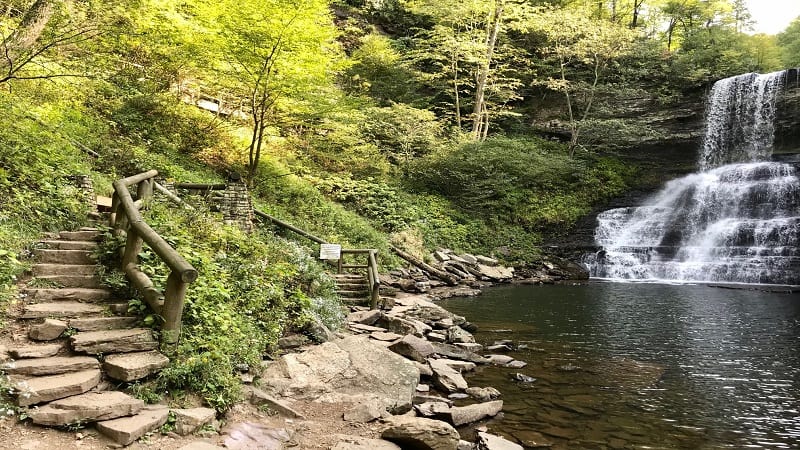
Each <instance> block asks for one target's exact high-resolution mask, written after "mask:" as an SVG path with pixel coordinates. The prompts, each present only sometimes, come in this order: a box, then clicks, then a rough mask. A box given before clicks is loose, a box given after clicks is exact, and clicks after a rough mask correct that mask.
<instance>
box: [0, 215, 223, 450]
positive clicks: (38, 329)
mask: <svg viewBox="0 0 800 450" xmlns="http://www.w3.org/2000/svg"><path fill="white" fill-rule="evenodd" d="M99 238H100V233H99V231H97V230H95V229H81V230H79V231H72V232H61V233H58V234H57V235H52V236H49V237H48V238H47V239H45V240H43V241H41V246H40V248H37V249H36V250H34V254H35V257H36V260H37V264H35V265H34V266H33V268H32V274H33V278H32V279H30V280H29V281H28V282H27V283H26V284H25V285H21V286H20V294H21V295H20V297H21V298H22V299H23V303H24V304H23V310H22V311H21V313H20V315H19V316H18V317H17V319H16V321H15V322H14V323H13V324H10V327H9V328H10V329H12V330H13V331H12V342H11V343H10V344H9V345H8V350H7V351H8V355H9V356H10V358H11V359H9V360H7V361H5V362H3V363H2V364H0V369H2V371H3V372H5V373H6V374H7V375H8V377H9V379H10V382H11V383H12V385H13V388H14V394H15V396H16V402H17V405H18V406H20V407H27V408H29V409H28V412H27V415H28V417H30V419H31V420H32V421H33V423H35V424H38V425H45V426H69V425H76V424H80V425H83V424H87V423H91V422H96V428H97V430H98V431H100V432H101V433H102V434H104V435H106V436H108V437H109V438H111V439H112V440H114V441H115V442H116V443H117V444H120V445H128V444H130V443H131V442H133V441H135V440H136V439H138V438H139V437H141V436H143V435H144V434H146V433H148V432H150V431H152V430H153V429H155V428H158V427H160V426H161V425H163V424H164V423H165V422H166V421H167V418H168V414H169V411H170V410H169V409H168V408H166V407H164V406H162V407H155V408H154V407H147V406H145V405H144V402H143V401H142V400H138V399H135V398H133V397H131V396H129V395H127V394H125V393H123V392H119V391H115V390H113V389H114V386H116V385H124V383H127V382H131V381H135V380H139V379H142V378H145V377H147V376H149V375H152V374H154V373H156V372H157V371H159V370H160V369H161V368H163V367H165V366H166V365H167V364H168V363H169V359H168V358H167V357H166V356H164V355H162V354H161V353H159V352H158V341H157V340H156V338H155V337H154V336H153V332H152V330H150V329H149V328H139V327H137V322H138V318H137V317H132V316H128V315H126V314H127V309H128V306H127V301H126V300H124V299H116V298H114V297H113V295H112V292H111V291H110V290H108V289H106V288H104V287H102V286H101V284H100V280H99V278H98V277H97V276H96V275H95V273H96V269H97V265H96V263H95V261H94V260H93V258H92V251H93V249H94V248H95V247H96V246H97V240H98V239H99ZM0 356H1V355H0ZM209 411H211V412H212V414H211V418H212V419H213V410H209ZM209 420H210V419H209Z"/></svg>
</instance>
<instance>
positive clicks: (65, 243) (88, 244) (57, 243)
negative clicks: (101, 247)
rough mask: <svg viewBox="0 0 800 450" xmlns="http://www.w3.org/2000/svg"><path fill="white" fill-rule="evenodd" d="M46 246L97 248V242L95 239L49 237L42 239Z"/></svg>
mask: <svg viewBox="0 0 800 450" xmlns="http://www.w3.org/2000/svg"><path fill="white" fill-rule="evenodd" d="M40 243H41V244H43V245H44V246H45V247H46V248H49V249H53V250H94V249H95V248H97V242H94V241H59V240H55V239H48V240H45V241H40Z"/></svg>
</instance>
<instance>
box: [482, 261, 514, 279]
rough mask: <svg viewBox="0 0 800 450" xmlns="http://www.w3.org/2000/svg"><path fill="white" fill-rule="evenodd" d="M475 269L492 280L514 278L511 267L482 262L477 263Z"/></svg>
mask: <svg viewBox="0 0 800 450" xmlns="http://www.w3.org/2000/svg"><path fill="white" fill-rule="evenodd" d="M477 271H478V273H480V275H481V276H482V277H486V278H489V279H490V280H493V281H508V280H510V279H512V278H514V268H513V267H502V266H487V265H484V264H478V266H477Z"/></svg>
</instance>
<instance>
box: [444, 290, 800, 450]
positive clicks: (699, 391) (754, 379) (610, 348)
mask: <svg viewBox="0 0 800 450" xmlns="http://www.w3.org/2000/svg"><path fill="white" fill-rule="evenodd" d="M444 306H445V307H446V308H448V309H451V310H453V311H454V312H456V313H458V314H463V315H466V316H467V317H469V318H470V319H471V320H473V321H474V322H476V323H477V324H478V325H479V326H481V329H482V332H480V333H478V335H477V338H478V339H479V341H482V342H483V343H489V344H491V343H492V342H493V341H494V340H500V339H513V340H514V341H515V342H516V343H518V344H519V348H517V349H515V351H514V352H512V353H511V356H513V357H515V358H517V359H521V360H524V361H527V362H528V363H529V366H528V367H526V368H525V369H523V370H522V372H524V373H525V374H526V375H529V376H532V377H534V378H537V381H536V382H535V383H531V384H522V383H516V382H512V381H511V380H510V374H511V373H513V372H514V371H513V370H510V369H503V368H485V369H484V370H482V371H480V372H479V373H477V374H476V375H474V376H473V377H472V378H471V379H470V384H472V385H475V386H484V385H487V386H494V387H497V388H498V389H500V390H501V391H502V392H503V393H504V400H505V402H506V408H505V411H506V414H505V417H504V419H502V420H500V421H495V422H493V423H492V424H491V425H490V428H492V429H493V430H494V431H497V432H501V433H503V434H505V435H506V436H509V437H514V438H516V439H517V441H519V442H520V443H522V444H523V445H527V446H528V447H530V448H535V447H536V446H537V445H552V446H553V448H687V449H695V448H703V449H706V448H707V449H713V448H798V445H800V444H798V442H800V412H799V411H800V392H799V391H798V388H799V387H800V352H798V342H800V295H796V294H794V295H792V294H775V293H762V292H755V291H739V290H726V289H718V288H711V287H705V286H676V285H655V284H614V283H591V284H588V285H585V286H545V287H531V286H525V287H499V288H495V289H492V290H490V291H488V292H487V293H486V294H485V295H483V296H482V297H477V298H472V299H452V300H449V301H447V302H445V304H444ZM493 330H494V331H493ZM504 330H505V331H504Z"/></svg>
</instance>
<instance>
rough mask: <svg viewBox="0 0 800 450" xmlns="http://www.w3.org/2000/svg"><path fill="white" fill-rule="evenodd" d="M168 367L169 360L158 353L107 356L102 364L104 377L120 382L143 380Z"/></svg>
mask: <svg viewBox="0 0 800 450" xmlns="http://www.w3.org/2000/svg"><path fill="white" fill-rule="evenodd" d="M167 365H169V358H167V357H166V356H164V355H162V354H161V353H159V352H156V351H152V352H135V353H126V354H122V355H108V356H106V359H105V361H104V362H103V369H105V371H106V375H108V376H110V377H111V378H114V379H115V380H120V381H133V380H138V379H140V378H144V377H146V376H148V375H150V374H152V373H154V372H156V371H157V370H159V369H162V368H164V367H167Z"/></svg>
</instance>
